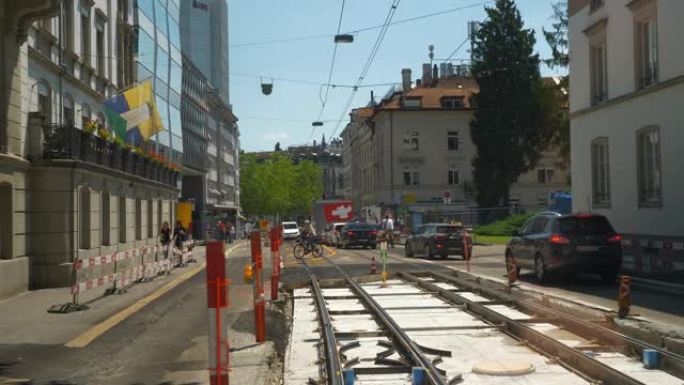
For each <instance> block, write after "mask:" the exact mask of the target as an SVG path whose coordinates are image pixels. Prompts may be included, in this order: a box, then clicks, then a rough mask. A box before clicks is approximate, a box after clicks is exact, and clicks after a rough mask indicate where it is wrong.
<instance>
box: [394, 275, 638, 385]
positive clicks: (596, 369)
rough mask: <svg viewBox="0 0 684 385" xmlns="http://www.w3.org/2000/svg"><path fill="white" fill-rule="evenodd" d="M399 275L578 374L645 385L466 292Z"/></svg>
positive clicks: (619, 384)
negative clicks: (467, 294)
mask: <svg viewBox="0 0 684 385" xmlns="http://www.w3.org/2000/svg"><path fill="white" fill-rule="evenodd" d="M399 274H400V276H401V277H402V278H404V279H406V280H407V281H409V282H414V283H416V284H418V286H420V287H423V288H424V289H427V290H430V291H435V292H437V293H439V295H440V296H441V297H442V298H444V299H447V300H449V301H451V302H453V303H456V304H459V305H465V307H466V310H467V311H469V312H471V313H473V314H475V315H477V316H478V317H480V318H482V319H484V320H486V321H487V322H491V323H494V324H503V325H505V326H506V330H508V331H509V332H510V333H511V334H512V335H514V336H516V337H518V338H520V339H522V340H525V341H527V342H528V343H529V344H530V346H531V347H533V348H536V349H538V350H539V351H541V352H543V353H544V354H546V355H548V356H550V357H558V359H559V360H560V362H562V363H563V364H565V365H566V366H568V367H570V368H572V369H573V370H575V371H576V372H578V374H582V375H585V376H588V377H590V378H591V379H593V380H599V381H602V383H603V384H606V385H644V383H643V382H641V381H639V380H637V379H635V378H633V377H630V376H628V375H626V374H625V373H623V372H621V371H619V370H617V369H614V368H612V367H610V366H608V365H606V364H604V363H602V362H600V361H598V360H596V359H594V358H592V357H590V356H588V355H587V354H585V353H584V352H582V351H580V350H578V349H575V348H572V347H570V346H568V345H565V344H563V343H562V342H560V341H558V340H556V339H554V338H552V337H549V336H547V335H545V334H543V333H541V332H539V331H537V330H534V329H533V328H531V327H530V326H529V325H526V324H525V323H523V322H520V321H516V320H513V319H511V318H509V317H507V316H505V315H503V314H501V313H499V312H497V311H495V310H492V309H489V308H487V307H486V306H484V305H482V304H479V303H477V302H475V301H473V300H470V299H468V298H465V297H463V296H462V295H459V293H455V292H452V291H449V290H447V289H442V288H440V287H439V286H437V285H435V284H433V283H430V282H427V281H425V280H423V279H420V278H419V277H416V276H415V275H413V274H409V273H399Z"/></svg>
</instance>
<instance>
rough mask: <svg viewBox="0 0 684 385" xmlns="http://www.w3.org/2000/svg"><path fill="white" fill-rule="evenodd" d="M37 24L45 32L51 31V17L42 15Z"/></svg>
mask: <svg viewBox="0 0 684 385" xmlns="http://www.w3.org/2000/svg"><path fill="white" fill-rule="evenodd" d="M38 26H39V27H40V28H42V29H44V30H46V31H47V32H50V33H52V18H51V17H44V18H42V19H40V20H39V21H38Z"/></svg>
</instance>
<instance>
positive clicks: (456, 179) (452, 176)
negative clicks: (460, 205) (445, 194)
mask: <svg viewBox="0 0 684 385" xmlns="http://www.w3.org/2000/svg"><path fill="white" fill-rule="evenodd" d="M459 183H460V174H459V172H458V170H456V166H451V167H450V168H449V186H456V185H457V184H459Z"/></svg>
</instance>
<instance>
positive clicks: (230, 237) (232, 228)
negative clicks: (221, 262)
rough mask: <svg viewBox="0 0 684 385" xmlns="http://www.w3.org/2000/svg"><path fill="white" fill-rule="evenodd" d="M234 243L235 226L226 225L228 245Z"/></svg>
mask: <svg viewBox="0 0 684 385" xmlns="http://www.w3.org/2000/svg"><path fill="white" fill-rule="evenodd" d="M233 242H235V225H234V224H232V223H229V224H228V243H233Z"/></svg>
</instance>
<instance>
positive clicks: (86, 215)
mask: <svg viewBox="0 0 684 385" xmlns="http://www.w3.org/2000/svg"><path fill="white" fill-rule="evenodd" d="M78 197H79V199H78V201H79V203H78V206H79V207H78V240H79V242H78V247H79V248H81V249H90V190H89V189H88V188H87V187H81V190H80V191H79V194H78Z"/></svg>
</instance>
